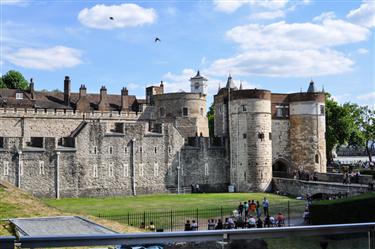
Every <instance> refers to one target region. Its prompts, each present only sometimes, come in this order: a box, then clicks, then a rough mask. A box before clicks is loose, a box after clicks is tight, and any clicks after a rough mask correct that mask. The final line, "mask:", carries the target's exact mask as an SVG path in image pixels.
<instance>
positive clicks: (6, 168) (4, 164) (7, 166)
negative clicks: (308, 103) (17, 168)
mask: <svg viewBox="0 0 375 249" xmlns="http://www.w3.org/2000/svg"><path fill="white" fill-rule="evenodd" d="M3 166H4V171H3V173H4V175H5V176H8V175H9V162H7V161H5V162H3Z"/></svg>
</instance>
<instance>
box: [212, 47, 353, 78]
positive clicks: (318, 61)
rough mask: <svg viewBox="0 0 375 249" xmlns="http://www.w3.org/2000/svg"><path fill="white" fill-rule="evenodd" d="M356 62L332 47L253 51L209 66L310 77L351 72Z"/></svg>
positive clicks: (215, 69) (219, 72) (237, 71)
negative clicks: (323, 49)
mask: <svg viewBox="0 0 375 249" xmlns="http://www.w3.org/2000/svg"><path fill="white" fill-rule="evenodd" d="M353 64H354V62H353V61H352V60H350V59H348V58H346V57H345V56H344V55H343V54H342V53H339V52H336V51H332V50H325V51H319V50H313V49H312V50H277V49H274V50H251V51H246V52H243V53H240V54H238V55H236V56H234V57H231V58H227V59H219V60H216V61H215V62H214V63H213V64H212V65H211V66H210V68H209V70H210V71H211V72H214V73H216V74H217V75H222V76H224V75H226V74H227V72H228V71H230V72H231V73H232V74H234V75H248V74H256V75H264V76H273V77H275V76H279V77H309V76H317V75H328V74H337V73H342V72H347V71H350V69H351V67H352V66H353Z"/></svg>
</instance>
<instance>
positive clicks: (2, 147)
mask: <svg viewBox="0 0 375 249" xmlns="http://www.w3.org/2000/svg"><path fill="white" fill-rule="evenodd" d="M0 149H4V138H3V137H0Z"/></svg>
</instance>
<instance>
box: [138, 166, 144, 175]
mask: <svg viewBox="0 0 375 249" xmlns="http://www.w3.org/2000/svg"><path fill="white" fill-rule="evenodd" d="M143 174H144V168H143V163H140V164H139V176H143Z"/></svg>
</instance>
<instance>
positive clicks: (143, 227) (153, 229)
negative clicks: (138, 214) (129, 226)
mask: <svg viewBox="0 0 375 249" xmlns="http://www.w3.org/2000/svg"><path fill="white" fill-rule="evenodd" d="M139 228H141V229H146V230H149V231H151V232H155V231H156V227H155V225H154V222H152V221H151V222H150V225H148V226H146V225H145V223H144V222H142V223H141V225H140V226H139Z"/></svg>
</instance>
